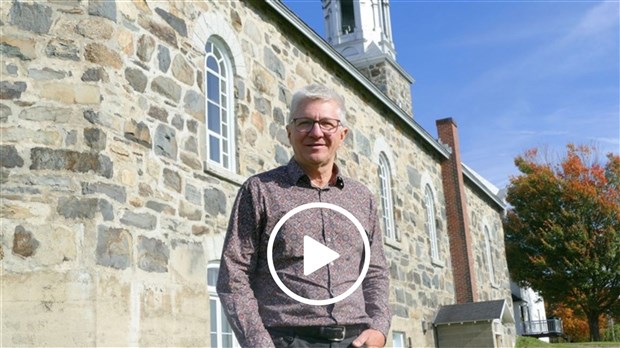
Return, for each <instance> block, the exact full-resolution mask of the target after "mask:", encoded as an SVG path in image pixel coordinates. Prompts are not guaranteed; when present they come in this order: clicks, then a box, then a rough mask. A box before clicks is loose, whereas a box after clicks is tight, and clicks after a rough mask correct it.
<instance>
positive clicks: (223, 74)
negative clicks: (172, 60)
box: [204, 36, 237, 173]
mask: <svg viewBox="0 0 620 348" xmlns="http://www.w3.org/2000/svg"><path fill="white" fill-rule="evenodd" d="M228 52H229V50H228V47H227V46H226V45H225V44H224V42H223V41H222V40H220V39H218V38H217V37H215V36H212V37H210V38H209V40H207V43H206V45H205V60H204V67H205V74H204V86H205V125H206V134H205V136H206V139H205V144H206V156H205V157H206V162H207V164H208V165H212V166H216V167H219V168H222V169H225V170H227V171H230V172H233V173H235V172H236V157H237V156H236V152H235V148H236V147H235V119H234V94H233V84H234V74H233V69H232V61H231V59H230V57H229V53H228ZM212 60H214V61H215V62H216V66H217V70H215V69H212V68H211V67H210V64H209V63H210V61H212ZM211 77H213V78H215V79H216V81H217V82H218V84H217V86H218V91H216V92H213V91H212V90H210V89H209V81H210V78H211ZM214 94H215V95H214ZM211 125H214V126H218V127H219V131H217V130H215V129H212V127H211ZM212 141H214V143H216V144H217V145H218V149H216V150H215V154H216V155H217V156H218V157H219V158H214V157H215V156H213V157H212V154H211V151H212V150H213V149H212V143H211V142H212Z"/></svg>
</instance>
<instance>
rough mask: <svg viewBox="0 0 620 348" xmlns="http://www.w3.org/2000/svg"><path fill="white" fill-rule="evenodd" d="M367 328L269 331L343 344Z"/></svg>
mask: <svg viewBox="0 0 620 348" xmlns="http://www.w3.org/2000/svg"><path fill="white" fill-rule="evenodd" d="M367 328H368V326H367V325H344V326H337V325H334V326H278V327H268V328H267V331H269V333H271V334H278V335H286V336H301V337H312V338H319V339H323V340H327V341H331V342H341V341H343V340H344V339H347V338H351V337H356V336H359V335H360V334H361V333H362V331H364V330H366V329H367Z"/></svg>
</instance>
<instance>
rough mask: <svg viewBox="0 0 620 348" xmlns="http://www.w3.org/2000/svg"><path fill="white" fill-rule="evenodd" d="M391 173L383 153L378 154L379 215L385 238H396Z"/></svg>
mask: <svg viewBox="0 0 620 348" xmlns="http://www.w3.org/2000/svg"><path fill="white" fill-rule="evenodd" d="M391 180H392V173H391V171H390V166H389V162H388V160H387V157H386V155H385V153H383V152H381V153H380V154H379V185H380V190H381V191H380V193H381V216H382V220H383V233H384V235H385V237H386V238H387V239H391V240H396V239H397V236H396V229H395V228H394V205H393V202H392V184H391Z"/></svg>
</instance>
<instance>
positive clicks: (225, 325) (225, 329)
mask: <svg viewBox="0 0 620 348" xmlns="http://www.w3.org/2000/svg"><path fill="white" fill-rule="evenodd" d="M221 320H222V332H223V333H231V332H232V329H231V328H230V324H229V323H228V319H226V315H225V314H224V311H222V317H221Z"/></svg>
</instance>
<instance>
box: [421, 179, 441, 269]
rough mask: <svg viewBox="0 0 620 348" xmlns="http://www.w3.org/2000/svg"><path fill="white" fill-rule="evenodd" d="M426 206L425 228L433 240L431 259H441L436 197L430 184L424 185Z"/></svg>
mask: <svg viewBox="0 0 620 348" xmlns="http://www.w3.org/2000/svg"><path fill="white" fill-rule="evenodd" d="M424 207H425V208H426V222H425V225H424V226H425V228H426V231H427V233H428V238H429V240H430V242H431V259H433V260H439V244H438V243H437V226H436V221H435V198H434V196H433V190H432V189H431V187H430V185H426V186H425V187H424Z"/></svg>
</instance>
